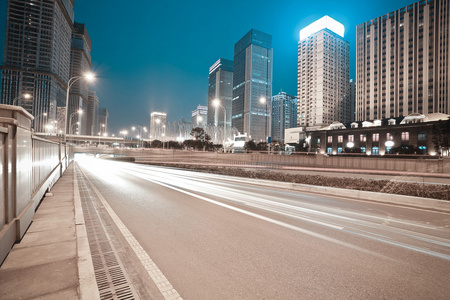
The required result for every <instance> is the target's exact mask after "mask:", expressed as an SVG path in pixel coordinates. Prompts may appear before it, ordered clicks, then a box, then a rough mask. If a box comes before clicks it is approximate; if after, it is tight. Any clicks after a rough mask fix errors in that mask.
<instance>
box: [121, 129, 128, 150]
mask: <svg viewBox="0 0 450 300" xmlns="http://www.w3.org/2000/svg"><path fill="white" fill-rule="evenodd" d="M119 133H120V134H121V135H123V146H124V147H125V136H126V135H127V134H128V130H122V131H121V132H119Z"/></svg>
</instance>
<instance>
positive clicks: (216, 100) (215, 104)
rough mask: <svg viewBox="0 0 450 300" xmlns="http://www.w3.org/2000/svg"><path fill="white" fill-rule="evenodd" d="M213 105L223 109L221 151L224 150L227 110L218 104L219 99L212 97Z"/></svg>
mask: <svg viewBox="0 0 450 300" xmlns="http://www.w3.org/2000/svg"><path fill="white" fill-rule="evenodd" d="M213 105H214V106H215V107H219V108H221V109H223V145H222V146H223V152H225V139H226V136H227V110H226V109H225V107H223V106H222V105H220V100H219V99H214V101H213Z"/></svg>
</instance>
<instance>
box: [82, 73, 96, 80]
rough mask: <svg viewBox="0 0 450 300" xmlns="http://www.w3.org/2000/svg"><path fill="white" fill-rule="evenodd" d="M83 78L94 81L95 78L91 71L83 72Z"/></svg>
mask: <svg viewBox="0 0 450 300" xmlns="http://www.w3.org/2000/svg"><path fill="white" fill-rule="evenodd" d="M84 79H86V81H89V82H90V81H94V80H95V75H94V73H92V72H87V73H85V74H84Z"/></svg>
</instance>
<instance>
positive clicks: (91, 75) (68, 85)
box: [64, 73, 95, 143]
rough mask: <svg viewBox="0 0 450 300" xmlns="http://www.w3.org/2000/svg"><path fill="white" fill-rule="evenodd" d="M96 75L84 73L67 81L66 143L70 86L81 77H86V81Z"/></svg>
mask: <svg viewBox="0 0 450 300" xmlns="http://www.w3.org/2000/svg"><path fill="white" fill-rule="evenodd" d="M94 78H95V76H94V74H93V73H86V74H84V75H80V76H74V77H72V78H70V79H69V81H68V82H67V93H66V116H65V118H64V143H65V142H66V138H67V137H66V135H67V117H68V112H69V93H70V88H71V87H72V85H73V84H74V83H75V82H76V81H77V80H79V79H84V80H86V81H92V80H94Z"/></svg>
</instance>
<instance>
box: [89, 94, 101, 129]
mask: <svg viewBox="0 0 450 300" xmlns="http://www.w3.org/2000/svg"><path fill="white" fill-rule="evenodd" d="M98 103H99V100H98V96H97V93H96V92H95V91H89V97H88V109H87V114H86V115H87V116H86V124H87V125H86V127H87V132H86V135H97V133H98V132H99V127H98V124H99V121H98Z"/></svg>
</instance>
